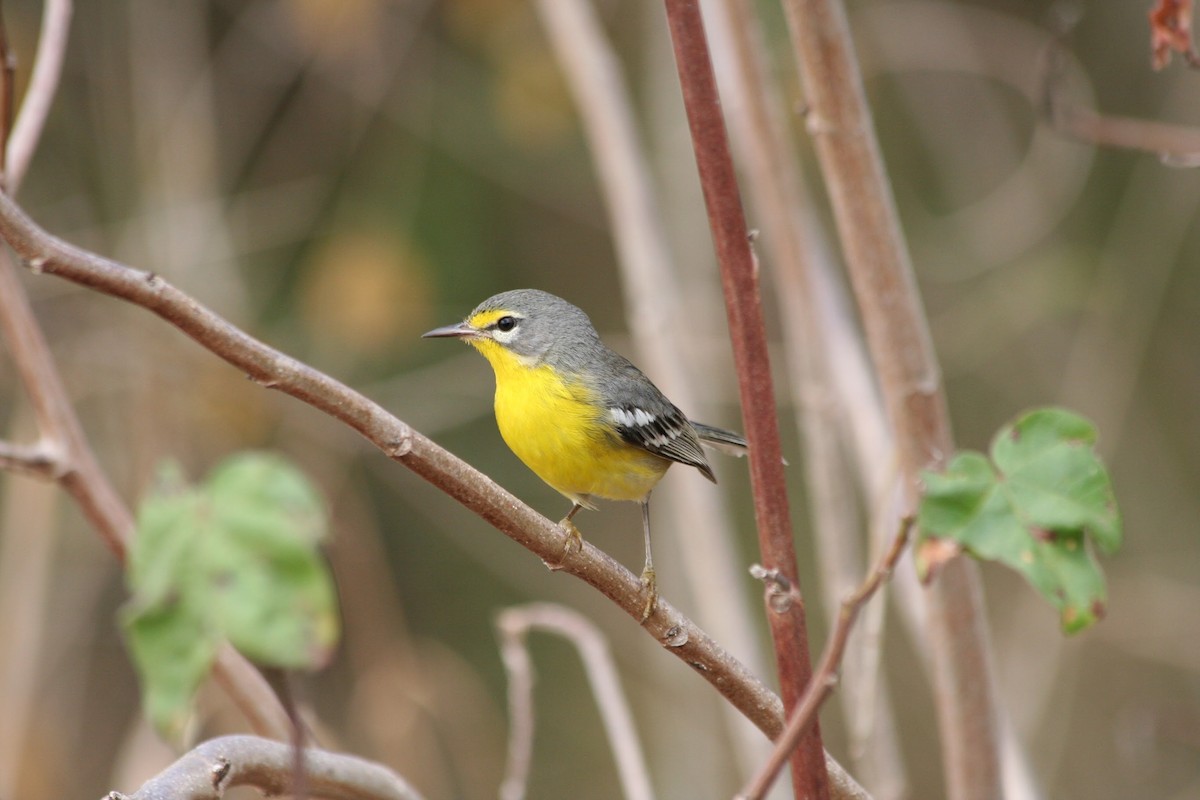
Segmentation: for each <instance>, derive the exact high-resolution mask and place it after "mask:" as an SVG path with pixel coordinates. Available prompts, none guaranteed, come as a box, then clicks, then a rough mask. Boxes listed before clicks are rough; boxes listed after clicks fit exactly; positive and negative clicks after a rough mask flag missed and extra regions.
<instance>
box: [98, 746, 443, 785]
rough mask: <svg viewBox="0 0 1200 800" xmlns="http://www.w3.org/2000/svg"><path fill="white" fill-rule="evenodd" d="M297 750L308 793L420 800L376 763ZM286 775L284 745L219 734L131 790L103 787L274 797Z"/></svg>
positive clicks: (287, 781)
mask: <svg viewBox="0 0 1200 800" xmlns="http://www.w3.org/2000/svg"><path fill="white" fill-rule="evenodd" d="M303 752H304V768H305V774H306V775H307V778H308V781H309V786H308V789H309V791H310V793H311V795H312V796H313V797H325V798H331V799H332V800H421V795H420V794H419V793H418V792H417V790H415V789H413V788H412V787H411V786H409V785H408V783H407V782H406V781H405V780H404V779H403V778H401V777H400V776H398V775H396V774H395V773H394V772H392V771H391V770H389V769H388V768H387V767H384V766H382V765H380V764H376V763H374V762H371V761H367V760H366V759H363V758H358V757H356V756H351V755H345V754H343V753H330V752H328V751H325V750H314V749H308V750H305V751H303ZM292 778H293V774H292V748H291V747H290V746H289V745H286V744H283V743H281V742H273V741H270V740H268V739H260V738H258V737H256V736H222V737H220V738H218V739H210V740H209V741H207V742H204V743H203V744H201V745H199V746H198V747H196V748H194V749H193V750H191V751H189V752H188V753H186V754H184V755H183V756H182V757H181V758H180V759H179V760H178V761H176V762H175V763H174V764H172V765H171V766H169V767H167V768H166V769H165V770H163V771H162V772H160V773H159V774H158V775H156V776H154V777H153V778H151V779H150V780H148V781H146V783H144V784H143V785H142V787H141V788H140V789H138V790H137V791H136V792H134V793H133V794H131V795H125V794H122V793H120V792H109V794H108V795H107V796H106V798H105V800H165V798H171V799H172V800H219V798H221V797H224V796H225V793H226V792H227V791H229V790H230V789H233V788H234V787H237V786H250V787H253V788H255V789H258V790H259V791H260V792H261V793H262V794H264V795H265V796H267V797H279V796H281V795H290V794H292V793H293V790H294V784H293V782H292Z"/></svg>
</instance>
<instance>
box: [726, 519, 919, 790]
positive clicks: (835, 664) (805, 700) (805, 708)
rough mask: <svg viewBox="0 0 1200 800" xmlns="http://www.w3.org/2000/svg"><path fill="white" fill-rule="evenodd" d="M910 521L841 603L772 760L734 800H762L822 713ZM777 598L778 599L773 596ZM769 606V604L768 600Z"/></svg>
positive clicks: (773, 584) (772, 583) (773, 589)
mask: <svg viewBox="0 0 1200 800" xmlns="http://www.w3.org/2000/svg"><path fill="white" fill-rule="evenodd" d="M912 525H913V518H912V517H905V518H904V519H903V520H901V522H900V530H899V531H898V532H897V533H896V538H895V539H894V540H893V541H892V546H891V547H890V548H888V551H887V552H886V553H884V554H883V557H882V558H881V559H880V560H879V563H878V564H876V566H875V569H873V570H871V574H869V575H868V576H867V577H866V579H865V580H864V581H863V583H862V585H861V586H859V587H858V589H857V590H855V592H854V593H853V594H852V595H850V596H849V597H847V598H846V599H845V600H843V601H842V607H841V610H840V612H839V613H838V620H837V625H836V627H835V628H834V631H833V636H832V637H831V638H830V640H829V644H827V645H826V646H825V653H824V654H823V655H822V656H821V663H820V664H819V665H818V666H817V671H816V672H815V673H813V679H812V681H811V682H810V683H809V684H808V688H806V689H805V690H804V697H802V698H801V700H800V704H799V705H798V706H797V707H796V710H795V712H793V713H792V715H791V716H790V717H789V719H788V723H787V727H786V728H785V729H784V731H783V734H782V735H781V736H780V737H779V738H778V739H776V740H775V750H774V752H772V753H771V758H770V759H768V761H767V763H766V764H764V765H763V768H762V769H761V770H760V771H759V773H758V774H757V775H755V776H754V778H753V779H752V780H751V781H750V783H749V784H747V786H746V788H745V789H743V790H742V792H741V794H739V795H738V796H737V800H761V798H763V797H765V796H766V794H767V792H768V791H770V789H771V785H772V784H773V783H774V782H775V779H776V777H778V775H779V771H780V770H781V769H782V768H783V765H784V763H785V762H786V761H787V759H788V757H789V756H790V754H791V752H792V749H793V748H795V747H796V744H797V743H798V742H799V741H800V737H802V736H803V735H804V732H805V731H806V730H808V729H809V728H810V727H812V725H813V724H814V723H815V722H816V719H817V712H818V711H819V710H820V709H821V705H822V704H823V703H824V702H825V701H826V700H827V699H829V695H831V694H832V693H833V687H834V686H835V685H836V684H837V672H838V669H839V667H840V666H841V663H842V656H843V655H844V654H845V652H846V644H847V643H848V642H849V640H850V632H851V630H853V628H854V623H855V621H856V620H857V619H858V614H859V612H860V611H862V608H863V606H865V605H866V604H867V601H868V600H870V599H871V597H872V596H874V594H875V592H876V591H878V589H879V587H880V586H882V585H883V583H884V581H886V580H887V578H888V576H889V575H891V574H892V570H893V569H894V568H895V566H896V562H897V561H899V560H900V556H901V555H903V553H904V547H905V545H906V544H908V536H909V533H910V532H911V530H912ZM772 578H773V580H769V581H768V585H767V589H766V591H767V595H768V598H770V597H771V596H772V593H777V592H778V591H779V586H778V584H777V581H778V576H772ZM784 591H785V593H790V591H791V587H786V588H785V590H784ZM776 596H778V595H776ZM768 602H771V600H770V599H768Z"/></svg>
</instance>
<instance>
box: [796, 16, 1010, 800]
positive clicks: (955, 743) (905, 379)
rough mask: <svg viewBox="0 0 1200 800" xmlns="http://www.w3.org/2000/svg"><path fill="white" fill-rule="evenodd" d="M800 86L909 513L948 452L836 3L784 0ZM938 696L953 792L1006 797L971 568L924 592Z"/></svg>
mask: <svg viewBox="0 0 1200 800" xmlns="http://www.w3.org/2000/svg"><path fill="white" fill-rule="evenodd" d="M784 10H785V12H786V17H787V23H788V30H789V33H790V36H791V40H792V47H793V49H794V51H795V55H796V59H797V62H798V63H799V66H800V68H801V70H800V71H801V74H802V77H803V79H804V88H805V95H806V99H807V101H808V105H809V115H808V123H809V130H810V131H811V132H812V134H813V138H814V140H815V143H816V151H817V156H818V159H819V161H820V164H821V168H822V171H823V172H824V174H825V183H826V186H827V187H828V191H829V194H830V200H831V203H832V206H833V212H834V218H835V220H836V222H837V227H838V233H839V237H840V239H841V242H842V249H843V252H844V254H845V257H846V265H847V268H848V271H849V274H850V281H851V284H852V286H853V289H854V293H855V297H856V299H857V301H858V306H859V311H860V314H861V317H862V320H863V325H864V328H865V329H866V333H867V343H868V346H869V347H870V351H871V356H872V360H873V361H874V363H875V368H876V370H877V371H878V373H879V379H880V388H881V390H882V392H883V395H884V402H885V404H886V406H887V409H888V417H889V419H890V421H891V424H892V427H893V429H894V430H895V434H896V446H897V450H898V456H899V463H900V468H901V472H902V474H903V476H904V479H905V487H904V488H905V495H906V496H905V505H906V506H907V507H908V509H909V510H910V511H911V509H912V508H913V507H915V505H916V498H917V494H918V487H919V481H920V474H921V471H922V470H924V469H928V468H931V467H936V466H937V465H939V464H940V463H943V462H944V461H945V460H946V459H947V458H948V457H949V455H950V453H951V452H953V446H954V443H953V439H952V437H951V434H950V420H949V415H948V413H947V411H946V400H945V396H944V393H943V390H942V379H941V371H940V367H939V366H938V363H937V357H936V355H935V354H934V352H933V345H932V342H931V341H930V337H929V330H928V326H927V323H926V320H925V316H924V311H923V309H922V307H921V299H920V296H919V294H918V293H917V288H916V280H915V278H914V276H913V270H912V264H911V263H910V261H909V256H908V250H907V247H906V245H905V242H904V236H903V234H902V233H901V230H900V223H899V220H898V218H897V214H896V208H895V201H894V199H893V198H892V193H891V188H890V186H889V185H888V181H887V175H886V173H885V171H884V166H883V159H882V157H881V156H880V153H879V143H878V141H877V140H876V137H875V131H874V127H873V123H872V121H871V113H870V109H869V108H868V107H867V102H866V97H865V95H864V91H863V85H862V76H861V75H860V74H859V71H858V64H857V61H856V57H855V54H854V45H853V42H852V40H851V38H850V32H849V26H848V24H847V22H846V14H845V8H844V7H843V4H842V3H841V2H839V0H785V3H784ZM928 597H929V601H930V602H929V624H930V634H931V649H932V651H933V663H934V697H935V700H936V702H937V708H938V712H939V722H940V727H941V735H942V746H943V751H944V753H945V770H946V783H947V788H948V794H949V796H950V797H951V798H954V800H966V798H985V797H986V798H991V797H998V796H1000V794H1001V784H1000V765H999V744H998V741H997V735H998V731H999V729H1000V726H999V724H998V722H997V719H998V716H997V715H998V711H997V709H996V703H995V698H994V696H993V687H992V676H991V672H992V668H991V659H990V654H989V653H988V634H987V623H986V620H985V618H984V614H983V600H982V589H981V588H980V581H979V573H978V569H977V568H976V567H975V565H974V564H972V563H970V562H968V561H967V560H965V559H962V558H957V559H954V560H953V561H951V562H949V563H947V564H946V565H945V566H944V567H943V569H942V574H941V578H940V580H938V581H937V582H936V583H935V584H934V585H933V586H932V587H930V589H929V592H928Z"/></svg>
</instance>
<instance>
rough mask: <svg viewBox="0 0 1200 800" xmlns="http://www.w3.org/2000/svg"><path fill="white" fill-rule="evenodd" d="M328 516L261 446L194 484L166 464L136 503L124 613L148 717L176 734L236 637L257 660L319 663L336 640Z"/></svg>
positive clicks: (303, 483) (308, 488) (288, 665)
mask: <svg viewBox="0 0 1200 800" xmlns="http://www.w3.org/2000/svg"><path fill="white" fill-rule="evenodd" d="M327 528H328V520H327V518H326V513H325V509H324V507H323V504H322V502H321V500H320V497H319V496H318V495H317V493H316V490H315V489H314V488H313V486H312V485H311V484H310V483H309V482H308V480H307V479H306V478H305V477H304V475H303V474H301V473H300V472H298V471H297V470H296V469H295V468H294V467H292V466H291V465H290V464H288V463H287V462H285V461H283V460H282V459H279V458H278V457H275V456H271V455H268V454H265V453H245V454H241V455H237V456H233V457H231V458H229V459H227V460H226V461H224V462H222V463H221V464H220V465H219V466H218V467H217V468H216V469H214V470H213V473H212V475H211V476H209V479H208V480H207V481H206V482H205V483H204V484H203V485H202V486H199V487H195V488H193V487H189V486H187V485H186V483H185V482H184V477H183V475H182V474H181V473H180V470H179V467H178V465H176V464H168V465H166V466H164V467H163V468H161V469H160V471H159V475H158V479H157V481H156V484H155V486H154V488H153V489H152V490H151V492H150V494H149V495H148V496H147V497H145V498H143V500H142V502H141V504H140V506H139V508H138V520H137V531H136V534H135V536H134V537H133V540H132V543H131V547H130V549H129V554H128V561H129V565H128V570H127V576H128V583H129V592H130V595H131V598H130V602H129V604H128V605H127V606H126V607H125V608H124V609H123V610H122V613H121V620H122V624H123V625H124V627H125V632H126V636H127V638H128V641H129V648H130V651H131V653H132V654H133V658H134V662H135V663H136V665H137V668H138V672H139V673H140V675H141V680H142V695H143V697H144V698H145V701H144V702H145V705H146V713H147V714H148V716H149V717H150V719H151V720H152V721H153V722H154V724H155V726H156V727H157V728H158V729H159V730H160V731H161V732H162V733H163V735H164V736H166V737H168V738H169V739H170V740H171V741H173V742H178V741H181V738H182V735H183V732H184V726H185V724H186V722H187V720H188V718H189V717H190V716H191V712H192V708H191V707H192V700H193V697H194V695H195V693H196V690H197V689H198V688H199V686H200V682H201V681H202V680H203V679H204V678H205V676H206V675H207V674H208V672H209V670H210V669H211V668H212V663H213V659H214V658H215V657H216V653H217V649H218V648H219V647H221V646H222V645H223V644H224V643H225V642H229V643H230V644H232V645H233V646H234V647H235V648H237V649H238V650H239V651H240V652H241V653H243V654H244V655H246V656H247V657H249V658H250V659H251V660H252V661H254V662H255V663H258V664H261V665H263V666H270V667H282V668H285V669H293V670H297V669H301V670H302V669H315V668H318V667H321V666H323V665H324V664H325V663H326V662H327V661H328V660H329V658H330V656H331V655H332V654H333V648H334V646H335V645H336V644H337V638H338V628H339V626H338V612H337V600H336V597H335V594H334V589H333V581H332V578H331V576H330V574H329V570H328V568H327V566H326V564H325V562H324V559H323V557H322V556H321V553H320V551H319V549H318V547H319V545H321V544H322V542H323V541H324V539H325V538H326V535H327Z"/></svg>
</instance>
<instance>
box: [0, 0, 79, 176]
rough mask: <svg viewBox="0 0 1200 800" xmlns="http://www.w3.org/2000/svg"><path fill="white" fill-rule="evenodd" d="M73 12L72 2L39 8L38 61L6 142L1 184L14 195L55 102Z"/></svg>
mask: <svg viewBox="0 0 1200 800" xmlns="http://www.w3.org/2000/svg"><path fill="white" fill-rule="evenodd" d="M72 13H73V10H72V4H71V0H46V3H45V4H44V7H43V9H42V30H41V33H40V34H39V35H38V49H37V59H36V60H35V61H34V62H33V70H32V72H31V73H30V75H29V87H28V88H27V89H26V90H25V98H24V99H23V100H22V101H21V109H20V112H19V113H18V114H17V120H16V124H15V125H14V126H13V129H12V136H11V137H10V138H9V141H8V148H7V152H8V163H7V164H6V166H5V173H4V183H5V186H6V187H7V188H8V191H9V192H10V193H12V194H16V192H17V189H18V188H19V187H20V185H21V181H22V180H23V179H24V177H25V173H26V172H27V171H28V170H29V162H30V161H32V160H33V153H34V150H35V149H36V148H37V143H38V141H39V140H40V139H41V138H42V128H43V126H44V125H45V123H46V117H47V116H49V114H50V106H51V105H53V103H54V95H55V94H56V93H57V89H58V79H59V76H60V75H61V74H62V65H63V59H64V58H65V57H66V53H67V34H68V33H69V31H70V26H71V15H72Z"/></svg>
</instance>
